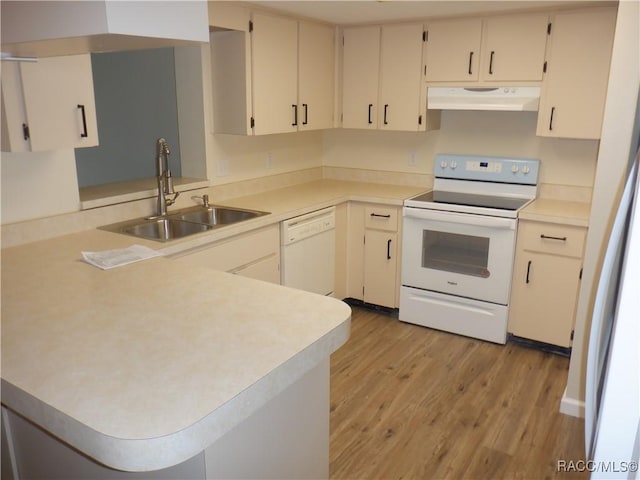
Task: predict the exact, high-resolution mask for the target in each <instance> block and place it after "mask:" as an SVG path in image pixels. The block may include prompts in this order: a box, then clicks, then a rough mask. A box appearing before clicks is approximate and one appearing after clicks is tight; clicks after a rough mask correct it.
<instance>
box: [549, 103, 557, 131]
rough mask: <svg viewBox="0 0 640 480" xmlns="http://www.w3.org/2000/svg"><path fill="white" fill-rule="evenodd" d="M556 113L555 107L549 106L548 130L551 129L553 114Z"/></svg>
mask: <svg viewBox="0 0 640 480" xmlns="http://www.w3.org/2000/svg"><path fill="white" fill-rule="evenodd" d="M554 113H556V107H551V117H550V118H549V130H553V114H554Z"/></svg>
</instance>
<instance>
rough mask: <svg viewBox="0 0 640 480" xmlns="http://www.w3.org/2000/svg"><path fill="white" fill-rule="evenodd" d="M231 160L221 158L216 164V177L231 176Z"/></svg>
mask: <svg viewBox="0 0 640 480" xmlns="http://www.w3.org/2000/svg"><path fill="white" fill-rule="evenodd" d="M229 173H230V172H229V159H228V158H221V159H219V160H218V161H217V162H216V175H217V176H218V177H226V176H228V175H229Z"/></svg>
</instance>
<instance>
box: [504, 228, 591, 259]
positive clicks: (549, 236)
mask: <svg viewBox="0 0 640 480" xmlns="http://www.w3.org/2000/svg"><path fill="white" fill-rule="evenodd" d="M586 234H587V229H586V228H583V227H574V226H567V225H556V224H553V223H540V222H528V221H520V224H519V226H518V246H517V248H518V249H522V250H529V251H534V252H542V253H550V254H554V255H564V256H566V257H575V258H581V257H582V253H583V251H584V242H585V237H586Z"/></svg>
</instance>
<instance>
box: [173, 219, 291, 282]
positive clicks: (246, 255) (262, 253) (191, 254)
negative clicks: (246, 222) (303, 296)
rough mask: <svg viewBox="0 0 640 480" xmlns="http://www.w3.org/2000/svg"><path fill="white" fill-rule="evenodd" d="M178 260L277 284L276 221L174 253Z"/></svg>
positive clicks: (277, 245)
mask: <svg viewBox="0 0 640 480" xmlns="http://www.w3.org/2000/svg"><path fill="white" fill-rule="evenodd" d="M174 258H176V259H177V261H180V262H186V263H191V264H193V265H194V266H205V267H209V268H214V269H216V270H222V271H225V272H229V273H234V274H236V275H242V276H245V277H249V278H255V279H257V280H264V281H266V282H271V283H277V284H279V283H280V230H279V226H278V224H275V225H270V226H268V227H265V228H261V229H258V230H254V231H251V232H248V233H245V234H241V235H236V236H234V237H231V238H228V239H226V240H221V241H219V242H215V243H213V244H211V245H207V246H204V247H200V248H198V249H195V250H189V251H186V252H183V253H180V254H178V255H176V256H175V257H174Z"/></svg>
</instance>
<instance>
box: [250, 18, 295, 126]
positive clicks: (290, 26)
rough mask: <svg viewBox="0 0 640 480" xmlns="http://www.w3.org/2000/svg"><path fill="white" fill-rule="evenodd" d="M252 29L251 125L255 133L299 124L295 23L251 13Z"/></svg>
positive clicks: (286, 19) (287, 19)
mask: <svg viewBox="0 0 640 480" xmlns="http://www.w3.org/2000/svg"><path fill="white" fill-rule="evenodd" d="M250 32H251V55H252V56H251V61H252V64H251V67H252V70H251V72H252V80H253V83H252V84H253V125H254V133H255V134H256V135H264V134H269V133H286V132H295V131H296V130H297V128H298V118H299V111H298V23H297V22H296V21H295V20H292V19H289V18H285V17H277V16H273V15H265V14H262V13H254V14H253V20H252V27H251V29H250Z"/></svg>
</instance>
